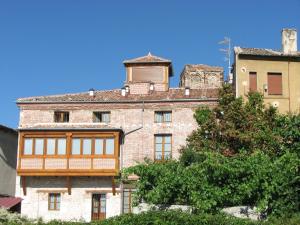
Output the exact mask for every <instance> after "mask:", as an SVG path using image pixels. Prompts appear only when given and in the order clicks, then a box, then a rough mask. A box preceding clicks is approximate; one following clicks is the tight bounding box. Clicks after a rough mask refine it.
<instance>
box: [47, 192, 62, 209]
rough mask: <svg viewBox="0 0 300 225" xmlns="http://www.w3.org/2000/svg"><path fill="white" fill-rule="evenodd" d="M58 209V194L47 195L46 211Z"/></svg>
mask: <svg viewBox="0 0 300 225" xmlns="http://www.w3.org/2000/svg"><path fill="white" fill-rule="evenodd" d="M59 209H60V193H49V196H48V210H59Z"/></svg>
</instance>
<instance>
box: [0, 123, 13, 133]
mask: <svg viewBox="0 0 300 225" xmlns="http://www.w3.org/2000/svg"><path fill="white" fill-rule="evenodd" d="M0 130H4V131H8V132H11V133H15V134H17V131H16V130H15V129H13V128H10V127H7V126H4V125H2V124H0Z"/></svg>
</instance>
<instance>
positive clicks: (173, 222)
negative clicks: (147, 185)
mask: <svg viewBox="0 0 300 225" xmlns="http://www.w3.org/2000/svg"><path fill="white" fill-rule="evenodd" d="M92 224H95V225H96V224H97V225H257V224H258V223H257V222H253V221H250V220H248V219H238V218H233V217H231V216H226V215H223V214H218V215H208V214H203V215H191V214H187V213H183V212H180V211H150V212H146V213H141V214H138V215H131V214H125V215H122V216H118V217H114V218H111V219H107V220H105V221H102V222H93V223H92Z"/></svg>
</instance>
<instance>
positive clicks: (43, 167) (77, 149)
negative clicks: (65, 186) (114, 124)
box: [17, 131, 120, 177]
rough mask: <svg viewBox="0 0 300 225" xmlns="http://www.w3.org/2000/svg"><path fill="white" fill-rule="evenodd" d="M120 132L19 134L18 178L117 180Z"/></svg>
mask: <svg viewBox="0 0 300 225" xmlns="http://www.w3.org/2000/svg"><path fill="white" fill-rule="evenodd" d="M119 146H120V131H20V141H19V157H18V168H17V173H18V175H19V176H67V177H70V176H117V175H118V173H119V148H120V147H119Z"/></svg>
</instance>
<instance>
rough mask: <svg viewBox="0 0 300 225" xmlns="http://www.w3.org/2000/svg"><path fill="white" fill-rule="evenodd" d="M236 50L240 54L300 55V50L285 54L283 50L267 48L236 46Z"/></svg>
mask: <svg viewBox="0 0 300 225" xmlns="http://www.w3.org/2000/svg"><path fill="white" fill-rule="evenodd" d="M234 52H235V53H236V54H239V55H255V56H290V57H299V56H300V52H295V53H293V54H284V53H283V52H282V51H277V50H273V49H267V48H242V47H234Z"/></svg>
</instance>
